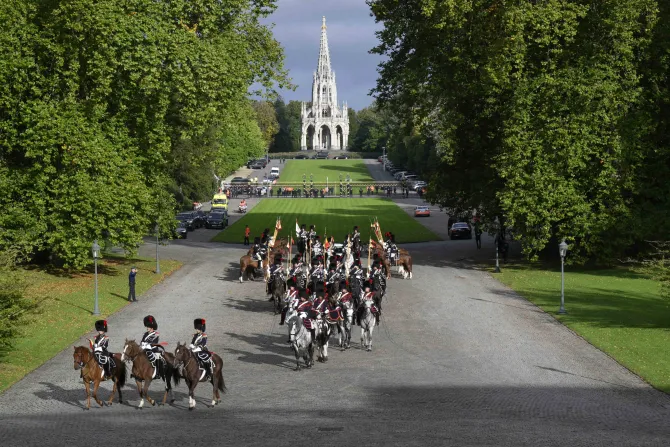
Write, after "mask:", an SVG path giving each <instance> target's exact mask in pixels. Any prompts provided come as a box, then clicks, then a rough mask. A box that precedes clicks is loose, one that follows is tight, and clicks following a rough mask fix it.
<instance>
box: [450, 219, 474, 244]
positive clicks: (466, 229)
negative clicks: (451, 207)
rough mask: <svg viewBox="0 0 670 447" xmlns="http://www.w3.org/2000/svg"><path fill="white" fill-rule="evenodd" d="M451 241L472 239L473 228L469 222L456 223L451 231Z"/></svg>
mask: <svg viewBox="0 0 670 447" xmlns="http://www.w3.org/2000/svg"><path fill="white" fill-rule="evenodd" d="M449 238H450V239H452V240H453V239H463V238H467V239H472V228H471V227H470V224H469V223H467V222H456V223H455V224H453V225H452V226H451V229H450V230H449Z"/></svg>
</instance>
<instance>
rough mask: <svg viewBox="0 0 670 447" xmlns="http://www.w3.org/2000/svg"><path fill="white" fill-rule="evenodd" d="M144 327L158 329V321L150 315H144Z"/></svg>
mask: <svg viewBox="0 0 670 447" xmlns="http://www.w3.org/2000/svg"><path fill="white" fill-rule="evenodd" d="M144 327H150V328H151V329H153V330H154V331H155V330H157V329H158V322H157V321H156V319H155V318H154V317H153V316H152V315H147V316H146V317H144Z"/></svg>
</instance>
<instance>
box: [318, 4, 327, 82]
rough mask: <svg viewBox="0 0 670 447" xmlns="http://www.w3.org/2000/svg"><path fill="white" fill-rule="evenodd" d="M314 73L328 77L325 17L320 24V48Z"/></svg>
mask: <svg viewBox="0 0 670 447" xmlns="http://www.w3.org/2000/svg"><path fill="white" fill-rule="evenodd" d="M316 72H317V74H318V75H320V76H329V75H330V52H329V51H328V35H327V34H326V16H323V19H322V23H321V48H320V49H319V63H318V65H317V69H316Z"/></svg>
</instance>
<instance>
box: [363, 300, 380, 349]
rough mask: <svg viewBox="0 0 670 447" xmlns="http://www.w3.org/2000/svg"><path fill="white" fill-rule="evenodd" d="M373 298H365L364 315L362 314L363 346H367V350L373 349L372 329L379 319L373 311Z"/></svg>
mask: <svg viewBox="0 0 670 447" xmlns="http://www.w3.org/2000/svg"><path fill="white" fill-rule="evenodd" d="M372 305H373V302H372V300H363V302H362V303H361V306H363V315H361V347H365V348H366V350H367V351H372V331H373V330H374V328H375V323H376V322H377V319H376V318H375V316H374V314H373V313H372V309H371V307H372Z"/></svg>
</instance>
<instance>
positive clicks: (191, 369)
mask: <svg viewBox="0 0 670 447" xmlns="http://www.w3.org/2000/svg"><path fill="white" fill-rule="evenodd" d="M211 354H212V361H213V362H214V370H213V371H212V376H211V377H206V374H205V371H203V370H202V369H200V364H199V362H198V359H197V357H196V354H195V353H194V352H193V351H191V350H190V349H188V346H186V345H182V344H181V343H177V348H176V349H175V351H174V363H173V365H174V366H175V367H176V368H178V369H179V370H180V371H181V376H182V377H183V378H184V380H185V381H186V386H188V409H189V410H193V409H194V408H195V397H194V396H193V392H194V391H195V387H196V386H198V383H199V382H206V381H208V380H209V381H211V382H212V389H213V391H212V407H213V406H214V405H218V404H219V402H221V395H220V394H219V391H221V392H222V393H225V392H226V383H225V382H224V380H223V372H222V369H223V360H222V359H221V357H219V355H217V354H215V353H213V352H211Z"/></svg>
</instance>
